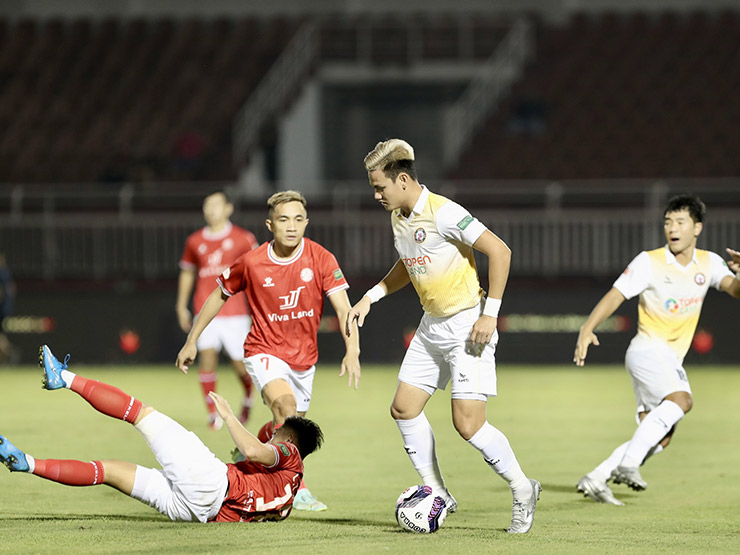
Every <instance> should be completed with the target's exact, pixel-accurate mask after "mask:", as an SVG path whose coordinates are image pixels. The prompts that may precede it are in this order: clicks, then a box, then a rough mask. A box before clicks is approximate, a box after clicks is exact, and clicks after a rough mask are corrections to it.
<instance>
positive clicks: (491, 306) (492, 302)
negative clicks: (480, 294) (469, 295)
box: [483, 297, 501, 318]
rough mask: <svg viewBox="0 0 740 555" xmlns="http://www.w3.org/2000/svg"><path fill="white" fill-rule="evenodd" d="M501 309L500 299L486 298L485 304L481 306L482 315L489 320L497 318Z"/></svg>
mask: <svg viewBox="0 0 740 555" xmlns="http://www.w3.org/2000/svg"><path fill="white" fill-rule="evenodd" d="M499 308H501V299H492V298H491V297H487V298H486V304H485V305H484V306H483V314H484V315H485V316H490V317H491V318H498V310H499Z"/></svg>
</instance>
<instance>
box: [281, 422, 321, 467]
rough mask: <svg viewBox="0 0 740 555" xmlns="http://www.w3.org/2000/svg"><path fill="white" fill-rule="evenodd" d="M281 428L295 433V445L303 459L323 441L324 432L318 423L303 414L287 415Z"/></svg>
mask: <svg viewBox="0 0 740 555" xmlns="http://www.w3.org/2000/svg"><path fill="white" fill-rule="evenodd" d="M281 428H283V429H286V430H290V431H291V432H293V433H294V434H295V435H296V441H295V446H296V447H298V452H299V453H300V454H301V458H302V459H305V458H306V457H307V456H309V455H310V454H311V453H313V452H314V451H316V450H317V449H318V448H319V447H321V444H322V443H324V433H323V432H322V431H321V428H319V425H318V424H316V422H314V421H313V420H309V419H308V418H306V417H304V416H297V415H296V416H289V417H288V418H286V419H285V422H284V423H283V425H282V426H281Z"/></svg>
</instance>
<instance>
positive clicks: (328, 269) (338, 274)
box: [320, 247, 349, 296]
mask: <svg viewBox="0 0 740 555" xmlns="http://www.w3.org/2000/svg"><path fill="white" fill-rule="evenodd" d="M320 262H321V274H322V276H323V281H322V287H323V289H324V293H326V295H327V296H329V295H331V294H332V293H336V292H337V291H342V290H343V289H349V284H348V283H347V279H346V278H345V277H344V274H343V273H342V269H341V268H340V267H339V263H338V262H337V259H336V257H335V256H334V255H333V254H332V253H331V252H329V251H328V250H326V249H325V248H323V247H322V248H321V253H320Z"/></svg>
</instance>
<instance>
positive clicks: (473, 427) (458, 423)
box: [452, 418, 481, 441]
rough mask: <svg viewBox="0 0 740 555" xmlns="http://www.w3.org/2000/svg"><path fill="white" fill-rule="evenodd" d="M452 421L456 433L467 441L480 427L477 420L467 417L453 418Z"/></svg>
mask: <svg viewBox="0 0 740 555" xmlns="http://www.w3.org/2000/svg"><path fill="white" fill-rule="evenodd" d="M452 423H453V425H454V426H455V430H457V433H458V434H460V437H462V438H463V439H464V440H465V441H468V440H469V439H470V438H471V437H473V436H474V435H475V434H476V432H477V431H478V430H480V428H481V424H480V423H479V422H477V421H474V420H473V419H469V418H467V419H461V418H458V419H453V422H452Z"/></svg>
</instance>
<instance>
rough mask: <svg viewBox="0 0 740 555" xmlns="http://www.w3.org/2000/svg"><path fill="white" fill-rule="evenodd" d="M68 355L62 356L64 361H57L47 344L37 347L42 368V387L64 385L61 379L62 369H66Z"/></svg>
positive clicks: (52, 387) (48, 387) (51, 387)
mask: <svg viewBox="0 0 740 555" xmlns="http://www.w3.org/2000/svg"><path fill="white" fill-rule="evenodd" d="M67 362H69V355H67V356H66V357H64V362H59V361H58V360H57V357H55V356H54V355H53V354H52V352H51V349H49V346H48V345H42V346H41V347H39V366H41V367H42V368H43V369H44V378H43V380H42V382H41V383H42V385H41V387H43V388H44V389H61V388H63V387H65V386H66V384H65V383H64V380H63V379H62V370H66V369H67Z"/></svg>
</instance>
